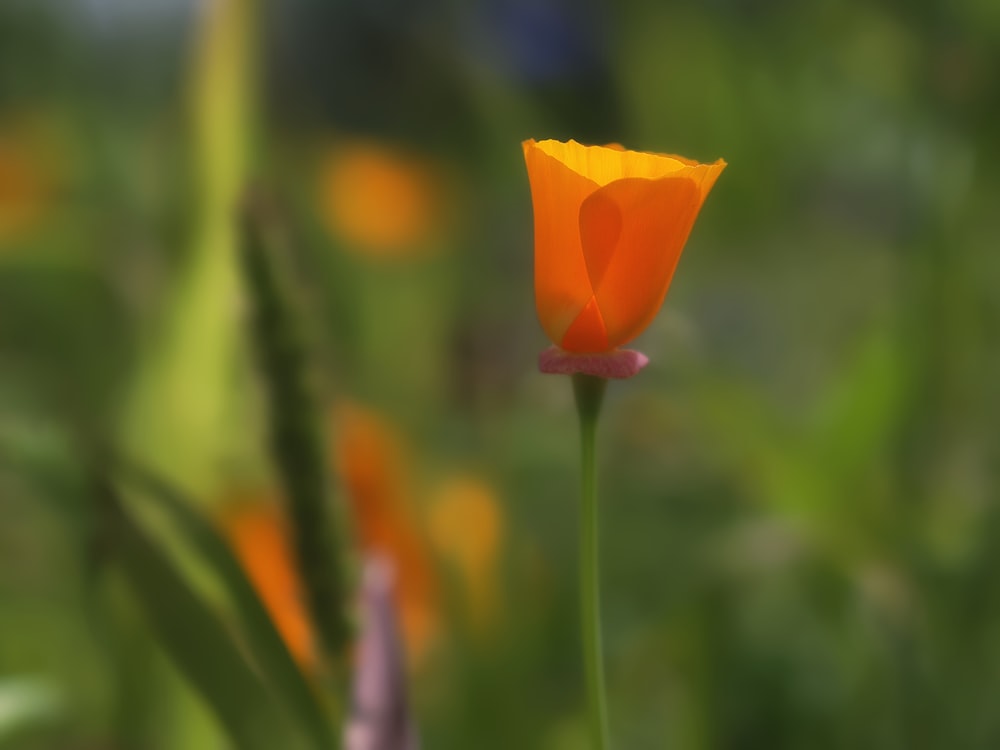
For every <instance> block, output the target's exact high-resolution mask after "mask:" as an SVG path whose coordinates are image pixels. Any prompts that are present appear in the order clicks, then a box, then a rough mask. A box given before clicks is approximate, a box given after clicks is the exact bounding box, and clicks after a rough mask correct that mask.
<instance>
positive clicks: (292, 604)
mask: <svg viewBox="0 0 1000 750" xmlns="http://www.w3.org/2000/svg"><path fill="white" fill-rule="evenodd" d="M219 526H220V528H221V530H222V533H223V536H225V538H226V539H227V540H228V542H229V544H230V546H231V547H232V549H233V552H234V553H235V554H236V557H237V559H238V560H239V561H240V563H241V564H242V566H243V569H244V570H245V571H246V574H247V577H248V578H249V579H250V582H251V583H252V584H253V586H254V588H255V589H256V590H257V593H258V595H259V596H260V598H261V600H262V601H263V602H264V606H265V607H267V611H268V613H269V614H270V615H271V619H272V620H274V624H275V626H276V627H277V628H278V632H279V633H281V637H282V638H283V639H284V641H285V644H286V645H287V646H288V650H289V651H291V652H292V655H293V656H294V657H295V659H296V661H298V662H299V664H300V665H302V666H303V667H312V666H315V651H314V642H313V632H312V628H311V625H310V621H309V617H308V615H307V613H306V609H305V604H304V602H303V599H302V590H301V587H300V585H299V578H298V573H297V571H296V569H295V565H294V562H293V559H292V550H291V547H290V541H289V540H290V536H289V531H288V528H287V526H286V524H285V519H284V517H283V516H282V515H281V509H280V508H279V507H278V506H277V505H276V504H275V503H270V502H245V501H243V500H242V499H241V501H240V502H238V503H234V504H231V505H229V506H227V507H226V508H224V509H223V511H222V514H221V516H220V518H219Z"/></svg>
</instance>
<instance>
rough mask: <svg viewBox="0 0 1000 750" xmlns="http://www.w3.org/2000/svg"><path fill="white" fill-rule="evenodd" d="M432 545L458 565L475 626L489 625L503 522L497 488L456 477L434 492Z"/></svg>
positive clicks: (491, 619)
mask: <svg viewBox="0 0 1000 750" xmlns="http://www.w3.org/2000/svg"><path fill="white" fill-rule="evenodd" d="M428 524H429V532H430V538H431V542H432V543H433V544H434V546H435V548H436V549H437V550H438V552H439V553H440V554H441V556H442V557H443V558H445V559H446V560H448V561H449V562H450V563H451V564H453V565H454V566H455V568H456V569H457V571H458V573H459V575H460V576H461V581H462V584H463V586H464V589H465V593H466V597H467V604H468V608H469V613H470V616H471V619H472V622H473V624H474V625H475V626H476V627H477V628H480V629H485V628H486V627H488V625H489V624H490V622H492V621H493V618H494V613H495V611H496V600H497V585H496V565H497V557H498V555H499V552H500V545H501V543H502V540H503V533H504V518H503V514H502V512H501V510H500V505H499V503H498V502H497V498H496V494H495V493H494V491H493V489H492V488H491V487H490V486H489V485H488V484H486V483H485V482H483V481H482V480H480V479H477V478H475V477H471V476H469V477H456V478H453V479H450V480H448V481H447V482H445V483H444V484H443V485H442V486H441V487H440V488H439V489H438V490H437V492H435V493H434V497H433V500H432V503H431V506H430V511H429V516H428Z"/></svg>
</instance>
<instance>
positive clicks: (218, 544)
mask: <svg viewBox="0 0 1000 750" xmlns="http://www.w3.org/2000/svg"><path fill="white" fill-rule="evenodd" d="M121 476H122V480H123V481H126V482H128V483H129V484H130V485H134V486H135V489H137V490H140V491H142V492H143V493H144V494H145V495H146V496H147V497H148V498H149V499H150V500H152V501H153V502H155V503H156V504H157V505H158V507H159V508H160V510H162V511H163V512H164V513H165V514H166V516H167V517H168V519H169V521H170V522H171V524H172V525H173V526H174V527H175V528H176V529H177V530H178V531H179V532H180V533H181V534H182V535H183V537H184V539H185V540H186V541H187V542H188V543H189V544H190V545H192V546H193V548H194V549H195V551H196V552H197V553H198V554H199V555H200V556H201V558H202V559H203V560H204V562H206V563H207V564H208V565H209V566H210V567H211V568H212V570H213V571H214V572H215V573H216V574H217V575H218V576H219V578H220V579H221V580H222V583H223V585H224V587H225V589H226V591H227V593H228V594H229V595H230V597H231V598H232V603H233V605H234V606H235V608H236V613H237V616H238V617H239V620H240V624H241V625H242V626H243V629H244V633H243V635H244V636H245V638H246V641H247V646H248V648H249V651H250V653H251V655H252V656H253V658H254V659H255V661H256V664H257V666H258V668H259V669H260V671H261V673H262V675H263V677H264V679H265V680H266V681H267V683H268V684H269V685H271V686H272V687H273V688H274V689H275V691H276V692H277V693H278V695H280V697H281V699H282V701H283V702H284V703H285V704H286V705H287V706H288V708H289V710H290V711H291V712H293V713H294V715H295V717H296V718H297V719H298V720H299V721H300V722H301V723H302V724H303V726H304V727H305V728H306V729H307V731H308V732H309V734H310V736H311V737H312V739H313V741H314V743H315V745H316V746H318V747H333V746H335V745H336V739H335V738H336V735H335V733H334V732H333V731H332V725H331V722H330V720H329V717H328V716H327V714H326V712H325V711H324V709H323V707H322V706H321V704H320V702H319V699H318V696H317V694H316V691H315V689H314V686H313V685H310V683H309V682H308V681H307V679H306V677H305V676H304V675H303V674H302V672H301V671H300V670H299V667H298V665H297V664H296V662H295V659H294V658H293V657H292V654H291V652H290V651H289V650H288V646H287V645H286V644H285V641H284V640H283V639H282V637H281V634H280V633H279V632H278V629H277V627H275V625H274V621H273V620H272V619H271V617H270V615H269V614H268V612H267V609H266V608H265V606H264V604H263V602H262V601H261V600H260V597H259V596H258V595H257V591H256V589H254V587H253V584H251V583H250V581H249V579H248V578H247V576H246V574H245V573H244V571H243V568H242V567H241V566H240V564H239V561H238V560H237V559H236V557H235V555H234V554H233V552H232V551H231V550H230V548H229V546H228V545H227V544H226V542H225V541H224V540H223V539H222V537H221V536H220V535H219V533H218V532H217V531H216V529H215V527H213V526H212V524H210V523H209V522H208V521H206V520H205V519H204V518H203V517H202V516H201V515H200V514H199V513H197V512H196V511H195V510H194V507H193V505H192V503H191V502H190V501H188V500H187V499H186V498H185V497H183V496H182V494H181V492H180V491H179V490H178V489H176V488H174V487H173V486H171V485H170V484H169V483H168V482H167V481H165V480H164V479H162V478H161V477H159V476H157V475H155V474H153V473H152V472H150V471H148V470H146V469H144V468H141V467H138V466H135V465H129V466H126V467H123V471H122V475H121Z"/></svg>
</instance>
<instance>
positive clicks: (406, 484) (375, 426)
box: [334, 404, 438, 666]
mask: <svg viewBox="0 0 1000 750" xmlns="http://www.w3.org/2000/svg"><path fill="white" fill-rule="evenodd" d="M334 420H335V422H336V430H335V434H336V435H337V442H336V445H335V446H334V447H335V454H334V462H335V465H336V467H337V473H338V475H339V477H340V480H341V482H342V483H343V485H344V489H345V490H346V493H345V494H346V496H347V498H348V500H349V502H350V504H351V509H352V510H353V512H354V522H355V528H356V530H357V535H358V542H359V546H360V548H361V552H362V553H363V554H364V555H365V556H366V557H373V556H375V557H381V558H383V559H385V560H386V561H387V562H388V563H390V564H391V565H392V566H393V567H394V568H395V586H394V597H395V601H396V608H397V610H398V612H399V617H400V622H401V625H402V630H403V638H404V641H405V644H406V651H407V656H408V657H409V659H410V663H411V664H412V665H413V666H418V665H419V664H420V663H421V661H422V660H423V658H424V656H425V654H426V652H427V650H428V648H429V646H430V644H431V642H432V641H433V639H434V636H435V634H436V632H437V628H438V616H437V612H438V610H437V593H438V591H437V581H436V578H435V576H434V573H433V569H432V565H431V557H430V552H429V550H428V549H427V542H426V539H425V537H424V535H423V533H422V530H421V528H420V524H419V521H418V518H417V515H416V512H415V507H414V499H413V493H412V482H411V481H410V476H409V472H408V468H407V459H406V453H407V451H406V447H407V446H406V443H405V440H404V439H403V436H402V435H400V434H399V433H398V432H397V431H396V430H395V429H394V427H393V425H392V424H391V423H390V422H388V421H387V420H385V419H383V418H382V417H381V416H379V415H378V414H376V413H374V412H372V411H369V410H368V409H365V408H364V407H361V406H358V405H354V404H344V405H342V406H341V407H340V408H339V409H338V410H337V413H336V414H335V415H334Z"/></svg>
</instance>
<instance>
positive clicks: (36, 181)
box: [0, 133, 51, 242]
mask: <svg viewBox="0 0 1000 750" xmlns="http://www.w3.org/2000/svg"><path fill="white" fill-rule="evenodd" d="M38 149H39V146H38V145H36V144H35V143H32V141H31V140H30V139H29V138H23V137H22V138H17V137H11V136H9V135H5V134H3V133H0V242H3V241H4V240H5V239H8V238H12V237H14V236H16V235H18V234H19V233H20V232H21V231H22V230H25V229H28V228H29V227H32V226H33V225H35V224H36V223H37V221H38V219H39V218H40V217H41V215H42V213H43V211H44V209H45V204H46V202H47V198H48V197H49V196H48V193H49V192H50V188H51V185H49V184H48V182H49V175H48V174H46V173H45V165H44V164H43V161H44V160H43V159H42V158H41V156H40V154H39V153H38Z"/></svg>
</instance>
